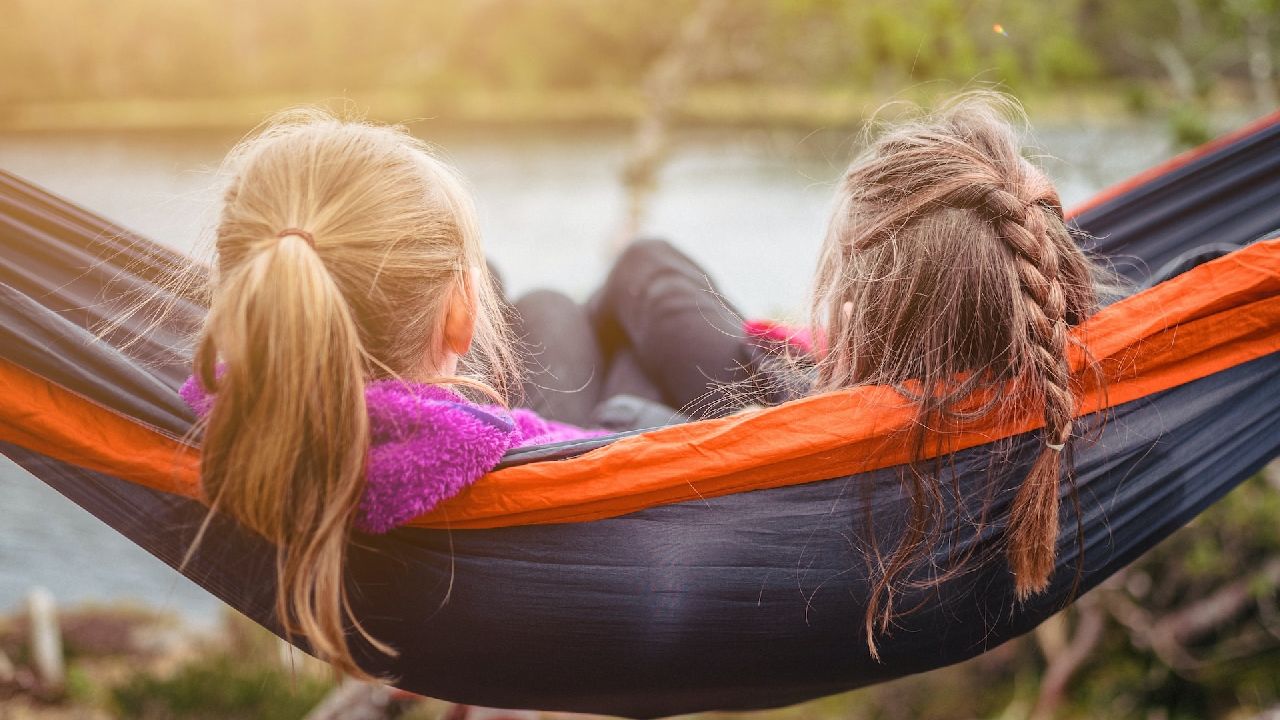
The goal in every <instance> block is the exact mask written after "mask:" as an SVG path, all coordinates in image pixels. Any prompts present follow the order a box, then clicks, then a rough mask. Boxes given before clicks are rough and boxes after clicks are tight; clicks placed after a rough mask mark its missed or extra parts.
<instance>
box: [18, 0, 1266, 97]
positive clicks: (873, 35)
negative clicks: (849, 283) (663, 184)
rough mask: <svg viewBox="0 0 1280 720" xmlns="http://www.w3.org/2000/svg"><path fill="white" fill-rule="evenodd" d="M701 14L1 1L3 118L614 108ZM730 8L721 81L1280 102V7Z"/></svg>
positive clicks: (665, 0)
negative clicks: (212, 103)
mask: <svg viewBox="0 0 1280 720" xmlns="http://www.w3.org/2000/svg"><path fill="white" fill-rule="evenodd" d="M696 4H697V2H696V0H656V1H655V2H645V3H632V2H598V1H596V0H462V1H460V2H454V3H423V2H417V1H416V0H382V1H381V2H378V3H364V2H360V1H359V0H314V1H313V2H309V3H306V4H298V3H293V2H288V1H287V0H227V2H220V3H211V2H204V1H202V0H120V1H119V2H113V3H102V2H98V1H97V0H0V17H4V18H5V22H4V23H0V67H2V68H5V69H4V70H0V74H2V75H0V77H2V78H3V82H0V120H3V115H4V114H5V113H6V112H10V113H17V112H18V111H19V109H20V108H21V107H22V106H23V105H29V104H32V103H37V104H38V103H48V102H63V103H66V102H82V101H111V100H116V101H118V100H139V99H152V100H154V99H165V98H167V99H177V100H181V99H191V98H233V97H246V96H252V97H263V96H271V97H304V98H311V99H317V98H324V97H332V96H343V95H347V96H350V95H356V96H360V95H361V94H364V95H365V96H367V95H368V94H370V93H379V92H396V93H400V94H404V95H408V96H413V97H419V98H421V99H422V101H423V103H425V106H427V107H430V108H432V109H437V110H440V111H441V112H444V113H446V114H447V113H448V112H449V111H450V109H451V108H456V107H460V106H463V105H467V104H468V103H472V104H475V103H477V102H481V100H482V99H483V98H486V97H493V96H495V95H496V96H498V97H503V98H508V99H510V98H513V97H533V98H538V99H539V101H540V102H542V103H544V104H548V105H557V104H558V103H560V98H563V97H569V96H571V95H572V93H575V92H598V91H613V92H614V93H615V94H610V93H605V94H603V95H601V96H600V97H603V98H616V97H617V95H616V92H621V93H623V94H624V95H625V94H632V95H634V94H636V93H638V92H639V91H640V88H641V86H642V84H643V80H644V77H645V75H646V72H647V71H648V69H649V68H650V67H651V66H652V64H653V62H654V60H655V58H657V57H658V56H659V55H660V54H661V53H662V51H663V49H664V48H665V47H667V46H668V45H669V44H670V43H671V42H672V39H673V38H674V37H675V35H676V34H677V33H678V32H679V28H680V26H681V21H682V19H683V18H685V17H686V16H688V14H689V13H690V11H691V9H692V8H693V7H694V6H695V5H696ZM727 5H728V8H727V9H726V10H725V11H723V12H722V13H721V14H720V15H719V16H718V17H717V19H716V24H715V28H716V32H715V35H716V42H714V43H713V44H712V45H713V46H712V47H709V48H707V49H706V55H707V57H706V58H705V60H706V62H705V63H703V65H704V67H702V68H701V69H700V74H701V75H702V77H701V79H700V81H701V82H702V83H704V84H712V85H715V84H727V85H732V86H735V87H786V88H792V89H802V90H804V91H805V92H807V93H818V94H821V93H824V92H830V91H832V90H833V89H843V90H848V89H858V90H860V91H862V92H866V93H867V94H869V95H872V96H874V97H877V98H881V99H883V98H885V97H888V96H892V95H895V94H899V93H901V92H903V91H905V90H908V89H911V88H913V87H918V86H919V85H920V84H921V83H935V82H936V81H946V82H947V83H951V84H953V85H954V84H968V83H971V82H974V81H983V82H992V83H1001V84H1004V85H1006V86H1008V87H1010V88H1012V89H1014V90H1017V91H1021V90H1031V89H1040V90H1042V91H1045V90H1051V91H1054V92H1057V91H1062V90H1067V89H1071V88H1091V87H1094V86H1096V85H1099V84H1107V83H1118V85H1117V87H1119V88H1123V87H1130V86H1133V85H1134V84H1141V85H1144V86H1146V85H1159V86H1161V87H1163V86H1169V87H1170V88H1171V90H1170V93H1171V97H1172V101H1174V102H1179V103H1181V102H1189V101H1196V102H1198V101H1200V100H1201V99H1203V98H1205V97H1206V96H1208V95H1209V94H1211V93H1212V92H1214V91H1215V90H1216V89H1218V86H1219V85H1220V84H1221V83H1222V81H1224V80H1226V81H1230V80H1233V79H1234V80H1236V81H1238V83H1245V82H1247V81H1249V79H1250V78H1253V80H1254V81H1255V87H1256V88H1257V89H1256V92H1257V93H1258V94H1259V101H1262V100H1263V99H1264V98H1265V97H1266V93H1267V92H1268V91H1267V87H1268V86H1269V87H1270V88H1271V90H1270V93H1271V95H1270V97H1272V98H1274V94H1275V77H1274V72H1273V71H1272V69H1271V68H1272V67H1273V66H1275V65H1276V64H1277V63H1276V61H1275V55H1276V54H1277V48H1280V22H1275V21H1274V19H1275V16H1276V14H1277V9H1278V0H1232V1H1231V2H1216V1H1215V2H1211V1H1210V0H1126V2H1123V3H1117V2H1106V1H1105V0H1061V2H1054V3H1038V2H1026V1H1017V0H987V1H984V2H981V3H974V2H970V1H968V0H913V1H912V2H907V3H903V2H898V1H897V0H863V1H862V2H857V3H850V2H842V1H840V0H741V1H739V2H733V3H728V4H727ZM997 26H998V27H999V29H1000V30H1001V32H997V31H996V27H997ZM1242 36H1246V37H1247V39H1248V42H1241V37H1242ZM498 105H499V107H498V109H497V110H496V111H497V112H501V109H502V108H503V107H509V106H510V103H509V102H503V103H498Z"/></svg>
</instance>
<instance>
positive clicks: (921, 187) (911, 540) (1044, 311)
mask: <svg viewBox="0 0 1280 720" xmlns="http://www.w3.org/2000/svg"><path fill="white" fill-rule="evenodd" d="M1011 117H1016V118H1020V117H1021V115H1020V112H1019V110H1018V108H1017V106H1016V105H1014V104H1013V102H1012V101H1010V100H1008V99H1007V98H1005V97H1003V96H1001V95H998V94H995V93H987V92H982V93H971V94H966V95H963V96H961V97H960V98H958V99H956V100H954V101H952V102H951V103H949V104H947V105H946V106H944V107H943V108H942V109H941V110H939V111H938V112H936V113H935V114H933V115H930V116H925V117H923V118H922V119H919V120H917V121H914V122H909V123H906V124H903V125H900V126H898V127H896V128H894V129H892V130H890V131H889V132H887V133H885V134H884V135H882V136H881V137H879V138H878V139H877V140H876V141H875V142H874V143H872V144H871V146H870V148H869V150H868V151H867V152H866V153H865V155H864V156H862V157H861V158H859V159H858V160H856V161H855V162H854V163H853V165H852V166H851V167H850V168H849V170H848V172H847V173H846V175H845V177H844V179H843V182H842V184H841V186H840V189H839V192H838V196H837V198H838V202H837V208H836V210H835V212H834V215H833V217H832V220H831V224H830V227H829V230H828V233H827V237H826V241H825V244H824V247H823V251H822V257H821V260H820V262H819V267H818V271H817V282H816V290H815V296H814V302H813V306H812V308H813V309H812V322H813V325H814V327H815V328H821V330H818V332H820V333H822V334H823V335H824V336H825V337H826V339H827V353H826V355H825V356H824V357H823V358H822V359H821V360H820V362H819V363H818V367H817V380H816V389H817V390H819V391H821V390H830V389H834V388H840V387H848V386H851V385H863V384H869V385H890V386H896V387H898V388H899V389H900V390H901V391H902V393H903V395H904V396H905V397H907V398H908V400H909V401H910V402H912V403H915V404H916V406H917V407H918V412H917V423H916V427H917V430H916V431H915V434H916V440H915V447H916V453H917V458H919V457H921V456H922V455H923V454H924V451H925V448H926V445H927V443H938V444H939V446H938V447H939V448H940V447H943V446H944V444H945V434H946V431H947V430H948V429H952V428H955V427H957V426H958V425H960V424H966V425H970V426H971V425H972V423H976V422H983V421H985V420H989V419H993V418H999V417H1007V416H1008V415H1010V414H1015V415H1016V416H1025V415H1026V414H1028V413H1036V414H1038V415H1040V416H1042V417H1043V420H1044V424H1045V428H1044V431H1043V445H1041V447H1040V448H1039V450H1038V451H1037V454H1036V457H1035V460H1034V462H1033V464H1032V466H1031V469H1030V472H1029V473H1028V474H1027V476H1026V478H1025V479H1024V480H1022V482H1021V486H1020V487H1019V489H1018V492H1017V494H1016V497H1014V499H1013V501H1012V505H1011V508H1010V511H1009V516H1008V524H1007V528H1006V540H1007V546H1006V553H1007V556H1008V560H1009V564H1010V566H1011V568H1012V570H1013V573H1014V576H1015V586H1016V591H1017V594H1018V597H1019V598H1021V599H1025V598H1026V597H1028V596H1030V595H1032V594H1034V593H1037V592H1040V591H1042V590H1043V589H1044V588H1045V587H1046V586H1047V584H1048V580H1049V577H1050V575H1051V573H1052V571H1053V568H1054V561H1055V555H1056V543H1057V537H1058V511H1059V477H1060V473H1061V471H1062V456H1063V452H1062V450H1063V449H1064V448H1063V446H1064V445H1066V444H1067V442H1068V441H1069V439H1070V438H1071V435H1072V427H1073V421H1074V418H1075V415H1076V408H1077V392H1078V391H1077V388H1075V387H1074V386H1073V380H1072V375H1071V371H1070V368H1069V366H1068V361H1067V349H1068V345H1069V344H1070V343H1072V342H1074V341H1073V339H1072V336H1071V334H1070V332H1069V329H1070V327H1071V326H1072V325H1075V324H1077V323H1079V322H1081V321H1083V320H1084V319H1085V318H1086V317H1088V316H1089V315H1091V314H1092V313H1093V312H1094V311H1095V310H1096V307H1097V303H1098V301H1097V293H1096V291H1095V289H1094V288H1095V280H1096V273H1097V271H1096V269H1095V266H1094V265H1093V263H1091V262H1090V261H1089V260H1088V259H1087V258H1086V257H1085V255H1084V253H1083V252H1082V250H1081V249H1080V248H1079V246H1078V245H1077V243H1076V242H1075V240H1074V238H1073V237H1072V235H1071V233H1070V232H1069V231H1068V229H1067V226H1066V224H1065V223H1064V221H1063V215H1062V207H1061V203H1060V202H1059V200H1058V194H1057V192H1056V191H1055V189H1054V187H1053V184H1052V183H1051V182H1050V181H1049V179H1048V178H1047V177H1046V176H1045V174H1044V173H1043V172H1041V171H1040V170H1039V169H1038V168H1036V167H1035V166H1034V165H1032V164H1031V163H1030V162H1029V161H1028V160H1027V159H1025V158H1024V157H1023V156H1022V144H1021V142H1020V140H1019V137H1018V134H1017V133H1016V131H1015V128H1014V125H1013V124H1012V123H1011V121H1010V118H1011ZM935 449H938V448H935ZM992 462H993V469H995V464H996V460H995V458H993V460H992ZM919 465H920V464H919V462H917V463H913V464H912V466H911V467H910V468H908V469H906V470H904V471H903V472H902V478H903V482H904V483H905V484H906V490H907V492H908V493H909V496H910V506H909V510H908V517H907V518H906V524H905V526H904V530H903V537H902V538H901V539H900V540H899V541H898V542H897V543H896V544H895V545H894V549H893V551H892V552H891V553H890V554H889V557H887V558H885V557H882V556H881V554H880V551H879V549H878V545H877V544H876V543H875V542H874V541H873V542H872V546H873V547H874V548H876V549H875V550H874V552H875V553H876V557H875V558H874V560H873V562H872V566H873V567H875V568H879V570H878V571H876V577H873V580H872V590H871V597H870V598H869V605H868V610H867V617H866V624H867V628H866V629H867V636H868V643H869V645H870V647H871V649H872V652H873V653H874V652H875V645H874V640H873V636H874V632H875V630H876V629H877V628H878V629H879V630H880V631H884V630H885V629H887V627H888V624H889V621H890V619H891V616H892V597H893V594H894V588H895V582H896V579H897V578H898V577H899V576H901V575H903V574H904V573H907V572H908V571H909V570H911V569H912V567H913V566H914V564H915V563H916V562H917V561H919V560H921V559H923V557H924V555H925V554H926V553H928V552H931V551H932V549H933V547H934V546H935V543H936V542H937V541H938V540H939V538H938V537H937V533H938V532H939V526H940V524H941V521H940V517H941V512H942V510H943V507H942V503H943V496H942V494H941V489H940V488H939V483H940V481H941V480H940V478H941V475H942V473H941V469H942V466H941V462H939V463H935V464H934V466H933V469H932V471H930V470H929V469H927V468H921V467H920V466H919ZM1072 492H1074V487H1073V488H1072ZM984 516H985V511H984ZM873 540H874V538H873Z"/></svg>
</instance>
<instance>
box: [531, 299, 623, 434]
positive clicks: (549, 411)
mask: <svg viewBox="0 0 1280 720" xmlns="http://www.w3.org/2000/svg"><path fill="white" fill-rule="evenodd" d="M515 309H516V317H515V318H514V320H513V322H512V325H513V328H514V330H515V332H516V335H517V337H518V338H519V339H520V341H521V344H522V347H521V351H522V352H523V353H524V357H523V360H524V366H525V376H526V377H525V383H524V395H525V398H524V402H525V404H526V405H527V406H528V407H529V408H531V409H533V410H534V411H535V412H537V413H538V414H539V415H541V416H543V417H545V418H548V419H551V420H557V421H560V422H566V423H570V424H573V425H578V426H582V427H585V426H588V425H590V424H591V415H592V412H593V411H594V410H595V408H596V406H597V405H599V404H600V401H601V400H602V399H603V398H604V394H603V391H604V384H605V360H604V354H603V353H602V352H601V351H600V346H599V344H598V343H597V342H596V335H595V329H594V328H593V327H592V325H591V322H590V319H589V318H588V316H587V313H586V310H585V309H584V308H583V307H582V305H580V304H579V303H576V302H574V301H573V300H572V299H570V298H569V297H567V296H565V295H564V294H562V293H559V292H556V291H554V290H534V291H533V292H531V293H529V294H528V295H525V296H524V297H522V298H520V299H519V300H517V301H516V302H515Z"/></svg>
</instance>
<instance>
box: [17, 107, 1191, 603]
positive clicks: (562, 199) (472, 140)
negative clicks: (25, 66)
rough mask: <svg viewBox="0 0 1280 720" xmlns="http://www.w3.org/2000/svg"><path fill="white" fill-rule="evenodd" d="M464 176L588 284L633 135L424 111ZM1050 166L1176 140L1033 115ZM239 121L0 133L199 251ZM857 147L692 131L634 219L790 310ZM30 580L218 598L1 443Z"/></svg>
mask: <svg viewBox="0 0 1280 720" xmlns="http://www.w3.org/2000/svg"><path fill="white" fill-rule="evenodd" d="M415 132H419V133H421V134H424V135H427V136H428V139H430V140H431V141H432V142H434V143H436V144H437V145H438V146H439V147H440V148H441V150H442V151H443V153H444V154H445V156H446V157H448V158H449V159H450V160H452V161H453V162H454V163H455V164H456V165H457V166H458V167H459V168H460V169H461V171H462V172H463V174H464V175H465V176H466V177H467V178H468V180H469V181H470V183H471V185H472V187H473V189H474V191H475V194H476V197H477V203H478V207H479V212H480V216H481V225H482V228H483V231H484V236H485V244H486V248H487V250H488V252H489V255H490V258H491V259H492V260H493V262H494V263H495V264H496V265H497V266H498V267H499V269H500V270H501V271H502V274H503V276H504V280H505V281H506V284H507V287H508V288H509V289H510V291H511V293H512V294H513V295H519V294H520V293H522V292H525V291H527V290H529V289H532V288H535V287H540V286H549V287H554V288H558V289H560V290H563V291H565V292H567V293H569V294H571V295H573V296H576V297H579V298H582V297H585V296H586V295H587V293H589V292H590V291H591V290H592V288H593V287H594V286H595V285H596V284H597V283H598V282H599V281H600V279H601V278H602V277H603V276H604V273H605V270H606V269H607V267H608V263H609V257H610V255H611V245H612V242H613V239H614V238H615V237H616V236H617V234H618V228H619V227H620V223H621V218H622V213H623V208H624V201H625V197H624V194H623V191H622V188H621V184H620V182H619V179H618V178H619V169H620V168H621V166H622V163H623V160H624V158H625V157H626V153H627V151H628V149H629V143H630V137H629V135H628V134H627V133H625V132H621V131H608V130H590V131H583V132H575V133H565V132H563V131H561V132H558V133H556V132H513V131H509V130H492V131H487V132H483V133H480V132H460V131H450V132H439V133H435V132H434V131H433V130H432V128H430V127H429V126H424V125H421V124H420V125H418V126H416V127H415ZM1037 140H1038V142H1039V144H1040V145H1041V146H1042V148H1043V150H1044V152H1046V153H1048V154H1049V155H1051V156H1052V158H1049V159H1046V160H1045V162H1044V164H1045V165H1046V167H1048V169H1049V170H1050V173H1051V174H1052V175H1053V176H1054V178H1055V180H1056V181H1057V183H1058V186H1059V190H1060V192H1061V194H1062V198H1063V202H1064V203H1065V204H1066V205H1067V206H1068V207H1070V206H1071V205H1073V204H1075V203H1077V202H1080V201H1082V200H1084V199H1085V198H1087V197H1088V196H1090V195H1091V194H1092V193H1094V192H1096V191H1097V190H1099V189H1101V188H1102V187H1104V186H1106V185H1108V184H1111V183H1113V182H1117V181H1120V180H1122V179H1124V178H1125V177H1127V176H1129V175H1132V174H1133V173H1135V172H1138V171H1140V170H1142V169H1144V168H1146V167H1149V166H1150V165H1152V164H1154V163H1156V162H1158V161H1160V160H1162V159H1164V158H1165V157H1167V156H1168V155H1170V154H1171V152H1172V151H1171V149H1170V147H1169V144H1168V140H1167V137H1166V134H1165V132H1164V130H1163V127H1162V126H1159V125H1149V124H1141V123H1129V124H1113V125H1107V126H1098V125H1080V124H1071V125H1042V126H1040V127H1038V129H1037ZM234 142H235V138H234V137H226V136H210V135H182V134H179V135H151V134H120V135H98V134H78V135H31V134H27V135H10V136H6V135H2V134H0V167H2V168H4V169H6V170H9V171H11V172H14V173H17V174H18V175H21V176H23V177H25V178H27V179H29V180H32V181H34V182H36V183H38V184H41V185H43V186H44V187H46V188H48V189H49V190H52V191H53V192H56V193H58V194H61V195H63V196H65V197H68V198H70V199H71V200H73V201H76V202H78V203H80V204H82V205H84V206H85V207H88V208H90V209H92V210H94V211H96V212H98V213H100V214H102V215H105V216H106V217H108V218H111V219H112V220H115V221H117V222H119V223H121V224H123V225H125V226H127V227H130V228H132V229H134V230H136V231H138V232H140V233H142V234H143V235H146V236H148V237H151V238H153V239H156V240H159V241H161V242H164V243H166V244H168V245H171V246H174V247H176V248H180V249H182V250H184V251H193V250H194V249H196V248H198V247H200V245H201V243H202V241H203V240H207V237H208V230H209V228H210V227H212V223H213V218H214V212H215V210H216V200H217V196H218V185H219V183H218V178H217V173H216V168H217V165H218V163H219V161H220V159H221V157H222V155H223V154H224V153H225V152H226V151H227V150H228V149H229V148H230V147H231V145H233V144H234ZM853 150H854V145H853V143H852V142H851V140H850V139H849V134H847V133H842V132H834V131H823V132H816V133H812V134H807V135H806V134H798V133H795V132H790V131H787V132H780V131H779V132H773V131H745V130H718V131H713V130H699V131H696V132H689V133H685V134H683V135H682V136H681V137H680V138H679V141H678V142H677V143H676V145H675V146H674V148H673V151H672V156H671V159H670V162H669V163H668V164H667V166H666V167H665V168H664V170H663V172H662V174H661V178H660V186H659V188H658V191H657V192H656V194H655V195H654V197H653V201H652V206H651V207H650V209H649V214H648V216H647V219H646V221H645V223H644V234H646V235H649V236H657V237H665V238H668V239H670V240H671V241H673V242H674V243H675V244H676V245H678V246H679V247H681V248H683V249H684V250H685V251H686V252H687V253H689V254H690V255H691V256H692V257H693V258H694V259H696V260H698V261H699V262H701V263H703V265H704V266H705V267H706V268H707V269H708V271H709V273H710V275H711V276H712V277H713V278H715V279H716V281H717V283H718V284H719V286H720V289H721V290H722V291H723V292H724V294H725V295H726V296H727V297H728V298H729V299H730V300H731V301H733V302H734V303H735V304H737V305H738V306H739V307H740V308H741V309H742V310H743V311H744V312H745V313H746V314H748V315H755V316H761V315H769V316H786V315H791V316H794V315H796V314H797V313H798V312H799V310H800V308H802V307H803V305H804V298H805V295H806V292H807V287H808V282H809V275H810V273H811V272H812V269H813V266H814V263H815V261H816V257H817V250H818V246H819V244H820V242H821V239H822V234H823V229H824V226H825V218H826V213H827V209H828V207H829V205H830V199H831V196H832V193H833V192H834V188H835V184H836V182H837V181H838V180H839V178H840V176H841V174H842V171H843V170H844V167H845V165H846V164H847V163H848V160H849V159H850V157H851V155H852V153H853ZM35 585H41V586H44V587H47V588H49V589H50V590H51V591H52V592H53V593H54V595H55V596H56V597H58V598H59V600H60V601H61V602H63V603H67V604H74V603H81V602H90V601H93V602H106V601H119V600H130V601H135V602H138V603H145V604H148V605H151V606H154V607H157V608H160V609H165V610H170V611H173V612H175V613H178V614H181V615H183V616H185V617H187V618H188V619H190V620H192V621H194V622H197V623H207V622H210V621H211V620H212V619H213V618H215V617H216V615H217V611H218V608H219V606H220V604H219V602H218V601H217V600H215V599H214V598H213V597H212V596H210V595H208V594H207V593H205V592H203V591H202V590H200V589H199V588H198V587H196V586H194V585H192V584H191V583H190V582H188V581H187V580H185V579H184V578H182V577H181V576H180V575H178V574H177V573H175V572H173V571H171V570H169V568H168V567H166V566H164V565H163V564H161V563H160V562H159V561H158V560H155V559H154V558H152V557H151V556H149V555H147V554H146V553H144V552H142V551H141V550H139V549H137V548H136V547H135V546H133V545H132V544H130V543H129V542H128V541H126V540H124V539H123V538H122V537H120V536H119V535H117V534H116V533H114V532H113V531H111V530H110V529H108V528H107V527H106V526H104V525H102V524H101V523H99V522H98V521H97V520H96V519H94V518H93V517H91V516H90V515H89V514H88V513H86V512H84V511H83V510H81V509H80V508H78V507H76V506H75V505H73V504H72V503H70V502H69V501H67V500H65V499H63V498H62V497H61V496H59V495H58V494H57V493H55V492H54V491H52V490H50V489H49V488H47V487H46V486H45V485H43V484H42V483H40V482H38V481H36V480H35V479H34V478H32V477H31V476H29V475H27V474H26V473H25V472H23V471H21V470H20V469H18V468H16V467H15V466H14V465H13V464H12V463H10V462H9V461H8V460H5V459H4V458H0V612H3V611H4V610H7V609H9V608H12V607H14V606H16V605H17V604H18V603H19V602H20V601H21V600H22V598H23V597H24V596H25V594H26V593H27V591H28V590H29V589H30V588H31V587H32V586H35Z"/></svg>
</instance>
